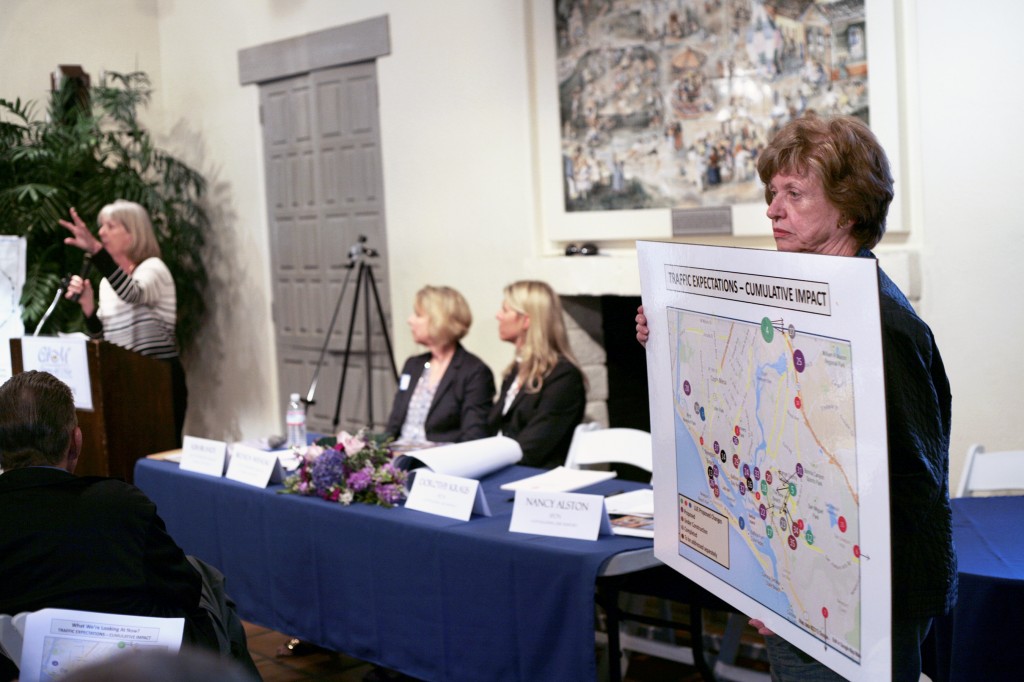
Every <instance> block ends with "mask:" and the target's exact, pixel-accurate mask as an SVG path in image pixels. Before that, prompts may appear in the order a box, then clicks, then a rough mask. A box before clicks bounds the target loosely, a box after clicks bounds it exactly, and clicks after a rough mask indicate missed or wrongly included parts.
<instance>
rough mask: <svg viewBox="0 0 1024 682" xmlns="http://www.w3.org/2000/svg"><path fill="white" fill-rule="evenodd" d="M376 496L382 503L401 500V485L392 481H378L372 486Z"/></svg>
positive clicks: (392, 502) (390, 503) (393, 502)
mask: <svg viewBox="0 0 1024 682" xmlns="http://www.w3.org/2000/svg"><path fill="white" fill-rule="evenodd" d="M374 490H375V492H376V493H377V498H378V499H379V500H380V501H381V503H382V504H384V505H389V506H390V505H392V504H397V503H398V502H401V501H402V486H400V485H395V484H394V483H378V484H377V485H376V486H375V487H374Z"/></svg>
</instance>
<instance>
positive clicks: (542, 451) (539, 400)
mask: <svg viewBox="0 0 1024 682" xmlns="http://www.w3.org/2000/svg"><path fill="white" fill-rule="evenodd" d="M513 379H515V372H514V371H513V372H512V373H510V374H509V375H508V376H506V377H505V380H504V381H503V382H502V384H501V394H500V395H499V396H498V400H497V402H496V403H495V404H494V406H493V407H492V408H491V414H490V417H489V419H488V424H489V426H490V433H491V435H494V434H497V433H498V432H499V431H500V432H501V433H502V435H505V436H508V437H509V438H513V439H515V440H516V441H517V442H518V443H519V446H520V447H521V448H522V449H523V459H522V461H520V464H523V465H525V466H532V467H543V468H545V469H553V468H554V467H556V466H559V465H561V464H564V463H565V456H566V455H567V454H569V444H570V443H571V442H572V434H573V431H574V430H575V428H576V425H577V424H579V423H580V422H581V421H583V410H584V408H585V407H586V400H587V397H586V390H585V388H584V386H583V374H582V373H581V372H580V370H579V369H578V368H577V367H576V365H574V364H572V363H571V362H569V361H568V360H566V359H565V358H559V359H558V364H556V365H555V366H554V367H553V368H552V369H551V371H550V372H549V373H548V375H547V376H546V377H544V385H543V386H542V387H541V389H540V391H539V392H537V393H527V392H526V391H525V390H523V389H520V390H519V393H518V394H517V395H516V397H515V399H513V401H512V405H511V406H509V408H508V412H507V413H505V414H504V415H503V414H502V413H501V410H502V408H503V407H504V406H505V394H507V393H508V389H509V387H510V386H511V385H512V381H513Z"/></svg>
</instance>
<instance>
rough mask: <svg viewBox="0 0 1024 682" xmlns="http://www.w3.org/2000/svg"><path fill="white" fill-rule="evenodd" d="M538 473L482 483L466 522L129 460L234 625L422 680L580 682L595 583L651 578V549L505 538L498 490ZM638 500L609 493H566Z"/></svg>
mask: <svg viewBox="0 0 1024 682" xmlns="http://www.w3.org/2000/svg"><path fill="white" fill-rule="evenodd" d="M537 472H538V470H536V469H532V468H528V467H522V466H512V467H508V468H506V469H502V470H500V471H498V472H496V473H494V474H491V475H490V476H487V477H485V478H483V479H482V480H481V489H482V490H483V493H484V495H485V497H486V498H487V503H488V505H489V507H490V509H491V511H492V514H493V515H492V516H490V517H485V516H477V515H474V516H473V517H472V518H471V519H470V520H469V521H466V522H463V521H458V520H455V519H450V518H446V517H442V516H437V515H432V514H427V513H423V512H418V511H414V510H409V509H405V508H402V507H395V508H390V509H386V508H383V507H378V506H371V505H365V504H353V505H351V506H347V507H346V506H342V505H340V504H337V503H332V502H327V501H325V500H322V499H319V498H316V497H303V496H299V495H292V494H280V491H281V486H280V485H271V486H269V487H268V488H266V489H263V488H257V487H254V486H250V485H246V484H243V483H238V482H235V481H232V480H228V479H225V478H216V477H211V476H206V475H202V474H197V473H191V472H187V471H181V470H180V469H179V468H178V466H177V465H176V464H174V463H172V462H167V461H159V460H153V459H142V460H139V461H138V463H137V464H136V467H135V484H136V485H137V486H138V487H139V488H141V489H142V490H143V491H144V492H145V493H146V494H147V495H148V496H149V497H150V499H152V500H153V501H154V502H155V503H156V505H157V510H158V513H159V514H160V516H161V517H162V518H163V519H164V521H165V523H166V524H167V529H168V531H169V532H170V534H171V536H172V537H174V539H175V540H176V541H177V542H178V544H179V545H180V546H181V547H182V549H184V550H185V552H186V553H188V554H193V555H195V556H197V557H199V558H200V559H203V560H205V561H207V562H209V563H211V564H213V565H214V566H216V567H217V568H219V569H220V570H221V571H222V572H223V573H224V575H225V576H226V578H227V591H228V594H229V596H230V597H231V598H232V599H234V601H235V602H236V603H237V608H238V612H239V615H240V616H241V617H242V618H243V619H245V620H248V621H251V622H253V623H256V624H258V625H262V626H265V627H268V628H271V629H274V630H277V631H280V632H283V633H286V634H288V635H291V636H294V637H300V638H302V639H303V640H306V641H309V642H312V643H315V644H319V645H321V646H324V647H327V648H329V649H332V650H335V651H340V652H343V653H345V654H348V655H350V656H354V657H356V658H359V659H362V660H366V661H370V662H373V663H376V664H379V665H383V666H386V667H388V668H392V669H395V670H399V671H402V672H404V673H406V674H408V675H411V676H413V677H417V678H421V679H424V680H452V681H459V680H466V681H472V682H478V681H479V680H530V681H533V680H556V679H562V680H593V679H596V677H597V671H596V667H597V666H596V656H595V646H594V627H595V618H594V588H595V581H596V580H597V578H598V576H599V575H601V574H602V572H603V571H605V569H606V568H607V566H608V564H609V562H611V561H613V560H614V562H615V563H616V564H618V565H620V566H621V565H627V566H628V565H636V567H637V568H638V569H640V568H645V567H649V566H651V565H654V564H656V563H657V561H656V560H655V559H654V558H653V549H652V541H651V540H649V539H644V538H634V537H624V536H617V535H616V536H601V537H600V538H599V539H598V540H596V541H587V540H571V539H564V538H555V537H547V536H541V535H530V534H525V533H513V532H509V530H508V527H509V521H510V518H511V514H512V508H513V502H512V497H511V495H512V494H511V493H509V492H508V491H504V490H501V489H500V486H501V485H502V484H503V483H507V482H510V481H515V480H518V479H521V478H525V477H526V476H530V475H533V474H535V473H537ZM638 486H639V484H635V483H631V482H627V481H621V480H615V479H612V480H609V481H604V482H602V483H598V484H595V485H592V486H590V487H587V488H584V489H581V490H579V491H578V492H586V493H597V494H604V495H608V494H613V493H616V492H621V491H623V490H630V489H634V488H636V487H638ZM619 570H621V569H619Z"/></svg>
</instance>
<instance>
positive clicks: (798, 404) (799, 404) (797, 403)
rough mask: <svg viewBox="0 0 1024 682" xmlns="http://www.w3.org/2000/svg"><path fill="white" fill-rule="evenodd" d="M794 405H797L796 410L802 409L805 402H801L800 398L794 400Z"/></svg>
mask: <svg viewBox="0 0 1024 682" xmlns="http://www.w3.org/2000/svg"><path fill="white" fill-rule="evenodd" d="M793 404H794V405H796V409H798V410H799V409H800V406H801V405H803V401H802V400H800V396H797V397H795V398H793Z"/></svg>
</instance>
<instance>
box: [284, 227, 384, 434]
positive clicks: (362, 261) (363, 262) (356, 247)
mask: <svg viewBox="0 0 1024 682" xmlns="http://www.w3.org/2000/svg"><path fill="white" fill-rule="evenodd" d="M379 255H380V254H379V253H378V252H377V250H376V249H371V248H368V247H367V246H366V236H365V235H359V241H357V242H356V243H355V244H353V245H352V246H351V247H350V248H349V250H348V264H347V265H346V266H345V268H346V269H347V270H348V272H347V273H345V280H344V282H343V283H342V285H341V294H340V295H339V296H338V302H337V303H336V304H335V306H334V314H333V315H332V316H331V324H330V326H329V327H328V329H327V336H326V338H325V339H324V345H323V348H322V349H321V350H320V357H319V359H317V361H316V370H315V371H314V372H313V380H312V382H310V384H309V390H308V391H307V392H306V397H305V398H303V399H302V402H303V403H305V404H306V406H307V407H308V406H309V405H312V404H314V403H315V402H316V401H315V400H314V399H313V396H314V394H315V393H316V387H317V383H318V382H319V380H320V368H321V366H322V365H323V362H324V356H325V355H326V354H327V347H328V346H329V345H330V342H331V334H332V333H334V325H335V324H336V323H337V321H338V313H339V312H340V311H341V304H342V302H343V301H344V300H345V292H346V291H347V290H348V284H349V279H350V278H351V276H352V272H353V271H354V272H355V273H356V291H355V295H354V296H353V297H352V312H351V314H350V315H349V321H348V334H347V335H346V338H345V350H344V351H343V353H344V359H343V360H342V365H341V381H340V383H339V386H338V401H337V403H336V404H335V406H334V420H333V422H332V423H331V426H332V428H333V430H334V432H335V433H337V431H338V423H339V421H340V415H341V402H342V398H343V396H344V395H345V379H346V378H347V377H348V363H349V359H350V358H351V357H352V352H353V350H352V334H353V332H354V331H355V326H356V315H357V313H358V312H359V300H360V298H359V294H360V293H362V294H363V313H364V315H365V317H364V320H365V334H366V349H365V350H364V351H363V352H364V353H365V355H366V426H367V427H370V428H372V427H373V364H372V359H373V348H372V343H371V342H372V335H371V333H370V332H371V330H372V326H371V323H372V317H371V311H370V304H371V298H372V303H373V304H374V306H375V308H376V310H377V322H378V324H379V325H380V330H381V333H382V334H383V336H384V345H385V346H386V348H387V357H388V362H390V363H391V375H392V377H393V378H394V380H395V382H396V383H397V382H398V367H397V366H396V365H395V355H394V352H393V351H392V349H391V337H390V336H389V335H388V326H387V321H386V320H385V318H384V308H383V306H381V303H380V293H379V292H378V291H377V283H376V281H374V278H373V266H372V265H371V264H370V263H368V262H367V259H368V258H376V257H377V256H379Z"/></svg>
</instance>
